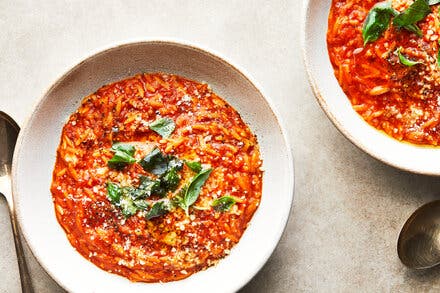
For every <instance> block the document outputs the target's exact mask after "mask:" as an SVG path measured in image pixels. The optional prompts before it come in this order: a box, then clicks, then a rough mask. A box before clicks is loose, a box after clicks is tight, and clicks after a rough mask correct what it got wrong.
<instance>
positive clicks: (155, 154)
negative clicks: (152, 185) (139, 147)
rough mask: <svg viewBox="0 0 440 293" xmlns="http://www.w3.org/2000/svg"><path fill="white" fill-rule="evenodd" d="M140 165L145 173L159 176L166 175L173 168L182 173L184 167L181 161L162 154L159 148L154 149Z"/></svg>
mask: <svg viewBox="0 0 440 293" xmlns="http://www.w3.org/2000/svg"><path fill="white" fill-rule="evenodd" d="M139 164H140V165H141V166H142V168H144V170H145V171H147V172H151V173H153V174H154V175H158V176H160V175H163V174H165V173H166V172H167V171H168V170H170V169H173V168H175V169H176V170H178V171H180V170H181V169H182V167H183V163H182V161H181V160H179V159H178V158H176V157H174V156H167V155H164V154H162V152H161V151H160V150H159V149H158V148H154V149H153V150H152V151H151V152H150V153H149V154H148V155H146V156H145V157H144V158H143V159H142V160H141V161H140V162H139Z"/></svg>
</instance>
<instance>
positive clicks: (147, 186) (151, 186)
mask: <svg viewBox="0 0 440 293" xmlns="http://www.w3.org/2000/svg"><path fill="white" fill-rule="evenodd" d="M138 194H139V195H140V196H137V197H142V198H148V197H150V196H151V195H152V194H156V195H159V196H163V191H162V189H161V186H160V180H158V179H151V178H150V177H147V176H141V177H140V184H139V187H138ZM137 197H136V198H137Z"/></svg>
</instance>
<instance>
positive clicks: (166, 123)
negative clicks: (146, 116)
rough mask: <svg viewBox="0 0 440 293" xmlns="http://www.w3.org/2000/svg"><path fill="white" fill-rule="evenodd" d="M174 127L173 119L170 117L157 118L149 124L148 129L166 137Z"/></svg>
mask: <svg viewBox="0 0 440 293" xmlns="http://www.w3.org/2000/svg"><path fill="white" fill-rule="evenodd" d="M175 128H176V125H175V124H174V121H173V119H171V118H167V117H165V118H159V119H157V120H156V121H154V122H152V123H151V124H150V129H151V130H153V131H154V132H156V133H157V134H159V135H160V136H162V137H163V138H168V137H169V136H170V135H171V134H172V133H173V131H174V129H175Z"/></svg>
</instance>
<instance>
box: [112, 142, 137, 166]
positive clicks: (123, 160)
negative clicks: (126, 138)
mask: <svg viewBox="0 0 440 293" xmlns="http://www.w3.org/2000/svg"><path fill="white" fill-rule="evenodd" d="M112 151H114V152H115V153H114V155H113V157H112V158H111V159H110V160H108V162H107V165H108V166H109V167H110V168H113V169H117V170H120V169H122V168H124V167H125V166H127V165H129V164H133V163H135V162H136V159H135V158H134V157H133V155H134V152H135V148H134V146H132V145H130V144H125V143H120V142H117V143H114V144H113V145H112Z"/></svg>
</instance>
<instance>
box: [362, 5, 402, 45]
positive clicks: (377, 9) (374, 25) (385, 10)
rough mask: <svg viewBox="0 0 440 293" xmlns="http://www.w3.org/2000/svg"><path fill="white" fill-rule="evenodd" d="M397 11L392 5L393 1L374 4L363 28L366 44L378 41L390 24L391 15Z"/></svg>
mask: <svg viewBox="0 0 440 293" xmlns="http://www.w3.org/2000/svg"><path fill="white" fill-rule="evenodd" d="M396 13H397V12H396V11H395V10H394V9H393V8H392V7H391V1H384V2H379V3H377V4H376V5H374V6H373V8H372V9H371V10H370V11H369V13H368V15H367V18H366V19H365V22H364V25H363V28H362V37H363V39H364V45H365V44H367V43H369V42H374V41H376V40H377V39H378V38H379V37H380V36H381V35H382V33H383V32H384V31H385V30H386V29H387V28H388V26H389V25H390V20H391V16H393V15H395V14H396Z"/></svg>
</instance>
